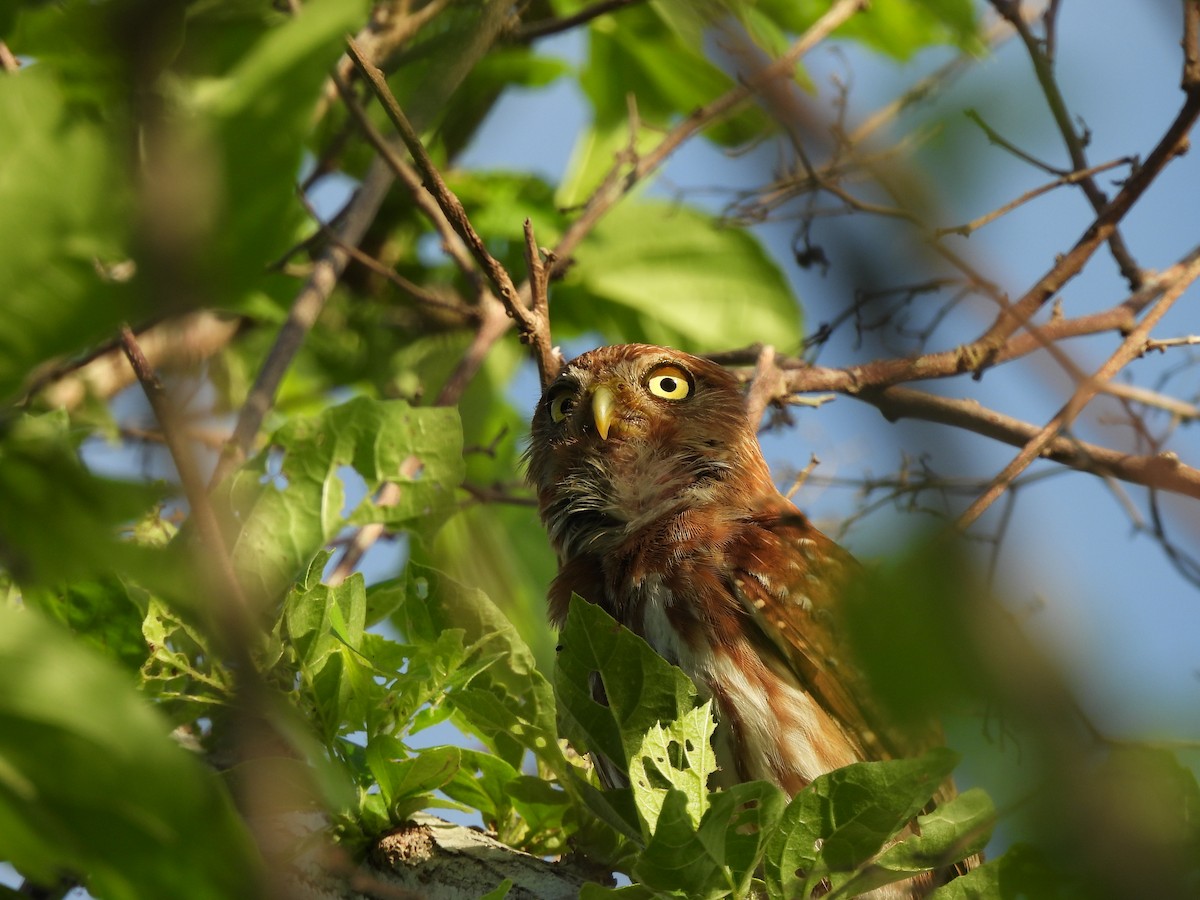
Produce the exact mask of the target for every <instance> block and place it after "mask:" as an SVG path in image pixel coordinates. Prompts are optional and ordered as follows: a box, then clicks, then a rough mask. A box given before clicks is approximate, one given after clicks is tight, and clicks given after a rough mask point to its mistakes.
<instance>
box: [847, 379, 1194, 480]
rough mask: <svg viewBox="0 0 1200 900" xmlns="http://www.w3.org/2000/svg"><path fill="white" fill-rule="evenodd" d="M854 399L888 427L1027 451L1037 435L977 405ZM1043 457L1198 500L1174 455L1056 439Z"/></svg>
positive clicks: (871, 395)
mask: <svg viewBox="0 0 1200 900" xmlns="http://www.w3.org/2000/svg"><path fill="white" fill-rule="evenodd" d="M857 399H859V400H862V401H863V402H865V403H869V404H871V405H872V406H874V407H876V408H877V409H878V410H879V411H880V412H881V413H883V415H884V416H885V417H886V418H887V419H888V420H889V421H896V420H899V419H921V420H922V421H926V422H936V423H939V424H942V425H950V426H953V427H955V428H960V429H962V430H964V431H970V432H973V433H974V434H979V435H983V436H984V437H987V438H991V439H993V440H996V441H1000V442H1001V443H1004V444H1009V445H1010V446H1014V447H1023V446H1025V445H1026V444H1028V443H1029V442H1030V441H1031V440H1032V439H1034V438H1035V437H1036V436H1037V434H1038V432H1039V428H1038V426H1037V425H1034V424H1032V423H1030V422H1022V421H1021V420H1019V419H1015V418H1013V417H1011V416H1007V415H1004V414H1003V413H1000V412H997V411H996V410H992V409H988V408H987V407H984V406H982V405H980V404H979V403H978V402H977V401H975V400H958V399H952V398H949V397H939V396H937V395H935V394H929V393H926V392H924V391H918V390H915V389H913V388H908V387H901V386H899V385H893V386H892V387H887V388H883V389H881V390H870V391H863V392H862V393H861V394H858V395H857ZM1042 456H1043V457H1044V458H1046V459H1050V460H1053V461H1055V462H1058V463H1062V464H1063V465H1066V466H1069V467H1070V468H1073V469H1077V470H1079V471H1081V472H1091V473H1093V474H1097V475H1110V476H1112V477H1113V478H1117V479H1120V480H1121V481H1126V482H1130V483H1132V484H1141V485H1145V486H1146V487H1152V488H1156V489H1158V490H1164V491H1171V492H1173V493H1177V494H1180V495H1183V496H1186V497H1195V498H1197V499H1200V469H1196V468H1193V467H1191V466H1188V465H1185V464H1184V463H1182V462H1180V460H1179V458H1178V457H1177V456H1176V455H1175V454H1173V453H1159V454H1156V455H1153V456H1133V455H1130V454H1128V453H1124V452H1121V451H1118V450H1112V449H1110V448H1108V447H1101V446H1100V445H1098V444H1091V443H1088V442H1086V441H1080V440H1077V439H1073V438H1068V437H1064V436H1062V435H1059V436H1057V437H1053V438H1051V440H1050V441H1049V443H1048V444H1046V446H1045V447H1044V448H1043V451H1042Z"/></svg>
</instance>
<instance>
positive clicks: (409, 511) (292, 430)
mask: <svg viewBox="0 0 1200 900" xmlns="http://www.w3.org/2000/svg"><path fill="white" fill-rule="evenodd" d="M344 468H345V469H347V471H343V469H344ZM348 470H352V471H353V472H354V473H357V477H358V478H361V479H362V481H363V482H364V483H365V492H366V496H364V497H362V498H361V499H359V500H358V501H357V503H355V504H354V505H353V506H351V505H350V501H349V499H348V488H347V485H346V481H345V479H346V478H347V477H352V476H350V475H349V471H348ZM461 480H462V436H461V431H460V430H459V422H458V415H457V413H456V412H455V411H454V410H452V409H432V408H426V409H413V408H412V407H410V406H408V404H406V403H404V402H402V401H382V402H381V401H376V400H370V399H367V398H365V397H360V398H357V399H354V400H350V401H348V402H346V403H343V404H341V405H340V406H334V407H330V408H328V409H326V410H325V411H324V412H322V413H320V414H318V415H316V416H313V417H309V418H295V419H292V420H290V421H289V422H288V423H287V424H285V425H284V426H283V427H282V428H280V429H279V430H278V431H277V432H276V433H275V434H274V436H273V437H272V439H271V444H270V447H269V448H268V449H267V450H265V451H263V452H262V453H260V454H259V455H258V456H257V457H256V458H255V459H253V460H251V461H250V462H249V463H247V464H246V466H244V467H243V468H242V469H241V470H240V471H238V472H237V473H235V474H234V475H233V476H231V477H230V478H229V479H228V480H227V481H226V482H225V485H224V486H223V489H222V490H223V492H224V493H223V495H222V494H218V497H221V496H223V497H224V499H225V502H226V503H227V504H228V505H229V508H230V509H229V512H230V515H232V516H235V517H236V518H237V519H238V520H240V521H241V523H242V525H241V530H240V532H239V534H238V535H237V538H236V541H235V543H234V545H233V555H234V562H235V564H236V565H237V567H238V570H239V571H240V572H241V573H242V575H243V578H244V579H245V581H246V583H248V584H250V585H252V586H253V587H254V588H256V590H257V592H258V593H259V594H261V596H263V597H267V598H269V597H274V596H276V595H277V594H278V593H279V592H280V591H282V590H283V589H284V588H285V587H286V585H287V584H289V583H290V582H291V581H292V579H293V578H295V577H296V575H297V574H298V573H299V572H300V571H301V569H302V568H303V567H304V566H305V565H306V564H307V562H308V560H309V559H311V557H312V556H313V555H314V554H315V553H316V552H317V551H318V550H319V549H320V548H321V547H323V546H324V545H325V544H326V543H328V542H329V541H330V540H332V539H333V537H334V536H335V535H336V534H337V533H338V531H339V530H340V529H341V528H342V527H344V526H345V525H348V524H354V525H365V524H367V523H370V522H381V523H384V524H386V525H388V526H390V527H393V528H401V527H405V526H408V525H412V524H413V523H414V522H416V521H417V520H420V521H422V523H423V525H424V527H427V528H432V527H433V526H435V525H436V523H437V522H438V521H439V519H440V518H441V517H443V516H444V515H446V514H447V513H448V512H449V510H450V509H451V508H452V504H453V489H454V487H455V486H457V485H458V483H459V482H460V481H461ZM385 482H391V483H393V484H396V485H397V486H398V487H399V492H398V493H399V496H398V498H397V499H396V502H394V503H381V502H378V501H379V499H380V498H379V495H378V491H379V489H380V487H381V486H382V485H383V484H384V483H385Z"/></svg>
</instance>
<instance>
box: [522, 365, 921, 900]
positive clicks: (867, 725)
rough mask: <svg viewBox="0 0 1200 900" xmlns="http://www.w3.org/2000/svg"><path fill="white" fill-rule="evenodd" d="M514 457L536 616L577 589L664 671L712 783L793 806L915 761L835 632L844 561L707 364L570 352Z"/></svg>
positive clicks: (725, 379)
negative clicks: (751, 787)
mask: <svg viewBox="0 0 1200 900" xmlns="http://www.w3.org/2000/svg"><path fill="white" fill-rule="evenodd" d="M528 463H529V478H530V481H531V482H532V484H533V485H534V487H535V488H536V490H537V494H538V506H539V511H540V513H541V517H542V521H543V522H544V524H545V526H546V529H547V531H548V532H549V535H550V540H551V542H552V544H553V545H554V548H555V550H556V551H557V553H558V557H559V573H558V576H557V577H556V578H555V579H554V582H553V584H552V585H551V588H550V593H549V601H550V618H551V620H552V621H553V622H554V624H555V625H556V626H560V625H561V624H562V623H563V622H564V620H565V618H566V614H567V606H568V603H569V601H570V597H571V594H572V593H577V594H579V595H580V596H582V597H583V598H585V599H586V600H589V601H591V602H593V603H597V604H599V605H601V606H602V607H604V608H605V609H606V610H607V611H608V612H609V613H610V614H611V615H612V616H613V617H614V618H615V619H617V621H619V622H621V623H622V624H624V625H625V626H626V627H628V628H629V629H631V630H632V631H634V632H636V633H637V634H639V635H641V636H642V637H643V638H644V639H645V640H646V641H647V643H649V644H650V646H651V647H653V648H654V649H655V650H656V651H657V652H658V653H659V654H660V655H662V656H663V657H664V658H666V659H667V660H669V661H670V662H672V663H675V664H676V665H678V666H679V667H680V668H682V669H683V670H684V671H685V672H686V673H687V674H688V675H689V676H690V677H691V678H692V679H693V681H695V682H696V685H697V686H698V688H699V689H700V690H701V691H702V692H704V693H705V694H707V695H708V696H711V697H712V698H713V700H714V703H715V707H716V712H717V718H718V728H717V737H716V739H715V743H716V753H717V759H718V763H719V765H720V772H719V773H718V778H719V779H720V781H721V783H722V784H729V783H732V782H736V781H743V780H750V779H764V780H767V781H771V782H774V783H775V784H777V785H779V786H780V787H781V788H783V789H784V790H785V791H787V792H788V793H789V794H795V793H796V792H797V791H799V790H800V789H801V788H803V787H804V786H805V785H807V784H808V783H809V782H810V781H812V780H813V779H814V778H816V777H817V776H818V775H820V774H823V773H825V772H828V771H830V770H832V769H835V768H838V767H840V766H843V765H848V764H850V763H853V762H857V761H861V760H870V759H884V758H888V757H891V756H895V755H901V754H903V753H906V752H909V751H911V750H913V749H915V748H913V747H909V746H899V745H898V744H899V743H900V741H899V739H898V738H897V737H896V736H895V734H894V733H893V732H892V731H890V730H889V729H886V728H884V727H882V725H881V722H880V719H879V717H878V716H877V715H876V714H875V713H874V712H873V710H872V708H871V706H870V704H869V702H868V701H867V699H866V698H867V694H866V691H865V689H864V686H863V684H862V682H861V679H860V678H859V676H858V675H857V673H856V670H855V668H854V666H853V665H852V663H851V662H850V661H849V660H848V659H847V658H846V653H845V649H844V647H843V643H842V641H841V640H840V638H839V631H838V610H837V604H838V603H839V597H840V595H841V593H842V591H843V589H844V588H845V586H846V583H847V581H848V580H849V579H850V578H851V577H853V574H854V570H855V569H856V567H857V564H856V563H855V561H854V560H853V559H852V558H851V557H850V555H849V554H847V553H846V552H845V551H844V550H842V549H841V548H840V547H839V546H838V545H837V544H835V543H834V542H833V541H831V540H830V539H829V538H828V537H826V536H825V535H824V534H822V533H821V532H820V531H818V530H817V529H816V528H814V527H813V526H812V524H811V523H810V522H809V521H808V519H807V518H806V517H805V516H804V515H803V514H802V513H801V512H800V511H799V510H798V509H797V508H796V507H795V506H794V505H793V504H792V503H791V502H790V501H789V500H787V499H786V498H785V497H784V496H782V495H781V494H780V493H779V491H778V490H777V489H776V487H775V485H774V483H773V482H772V480H771V477H770V472H769V470H768V468H767V464H766V462H765V460H764V459H763V456H762V451H761V449H760V447H759V444H758V439H757V437H756V435H755V431H754V428H753V426H752V424H751V423H750V422H749V420H748V418H747V416H746V407H745V401H744V398H743V396H742V392H741V389H740V387H739V385H738V383H737V381H736V379H735V378H734V377H733V376H732V375H730V374H729V373H728V372H727V371H725V370H724V369H723V368H721V367H720V366H718V365H716V364H715V363H712V362H710V361H708V360H705V359H701V358H699V357H696V356H691V355H689V354H686V353H681V352H679V351H676V350H671V349H667V348H663V347H653V346H648V345H644V344H627V345H621V346H612V347H602V348H600V349H598V350H594V351H592V352H590V353H585V354H584V355H582V356H580V357H579V358H577V359H575V360H573V361H572V362H570V363H568V364H567V365H566V366H565V367H564V368H563V370H562V372H561V373H560V375H559V376H558V378H557V379H556V380H555V381H554V383H553V384H551V385H550V386H549V387H548V388H547V390H546V391H545V394H544V395H543V397H542V399H541V402H539V404H538V407H537V411H536V412H535V414H534V417H533V427H532V442H531V446H530V450H529V455H528ZM910 890H916V888H913V887H912V886H911V885H910V886H909V888H905V889H901V890H899V891H898V892H895V893H888V892H885V893H880V894H878V896H881V897H882V896H896V897H904V896H909V891H910Z"/></svg>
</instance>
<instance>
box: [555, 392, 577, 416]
mask: <svg viewBox="0 0 1200 900" xmlns="http://www.w3.org/2000/svg"><path fill="white" fill-rule="evenodd" d="M574 408H575V394H574V392H568V393H565V394H559V395H558V396H557V397H552V398H551V400H550V418H551V419H553V420H554V421H555V422H561V421H562V420H563V419H565V418H566V417H567V416H568V415H570V414H571V410H573V409H574Z"/></svg>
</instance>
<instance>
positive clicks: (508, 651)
mask: <svg viewBox="0 0 1200 900" xmlns="http://www.w3.org/2000/svg"><path fill="white" fill-rule="evenodd" d="M408 577H409V579H410V584H411V585H412V594H411V596H413V597H417V598H420V602H419V603H417V602H409V603H407V604H405V606H403V607H402V608H401V611H400V615H399V617H398V618H399V623H398V624H399V625H400V627H401V630H402V631H403V632H404V633H405V634H406V635H407V636H409V637H410V639H412V640H417V639H423V640H430V639H432V638H433V637H435V636H437V635H438V634H440V633H441V632H442V631H443V630H445V629H447V628H461V629H462V630H463V632H464V638H465V641H466V643H467V646H468V647H469V648H470V652H471V654H472V656H473V658H476V659H477V660H478V661H479V662H480V663H483V664H486V667H484V666H481V670H480V672H479V674H478V675H476V676H474V677H473V678H472V679H471V682H470V684H469V686H465V687H463V688H462V689H460V690H458V691H456V692H455V693H454V694H453V696H452V697H451V702H452V703H453V704H454V707H455V709H456V710H457V712H458V716H457V719H458V721H459V724H460V725H461V726H463V727H464V728H466V729H468V730H469V731H470V732H472V733H474V734H477V735H479V736H480V737H481V738H482V739H484V740H485V741H486V742H487V744H488V746H489V747H490V748H491V749H492V750H494V751H495V752H497V753H498V754H499V755H500V756H501V757H502V758H504V759H506V760H507V761H508V762H509V763H510V764H512V765H514V766H518V765H519V764H520V757H521V756H522V754H523V752H524V750H525V749H528V750H532V751H533V753H534V754H535V755H536V756H537V757H538V759H540V760H542V761H543V762H544V763H545V764H546V765H548V766H550V768H551V769H552V770H553V771H555V772H556V773H558V774H560V775H561V774H563V773H565V771H566V769H567V763H566V762H565V760H564V759H563V756H562V752H561V750H560V749H559V746H558V741H557V733H556V729H555V725H554V695H553V691H552V689H551V687H550V684H549V683H548V682H547V681H546V679H545V677H544V676H543V675H542V674H541V673H540V672H539V671H538V669H537V661H536V660H535V659H534V656H533V653H532V651H530V649H529V647H528V646H527V645H526V644H525V642H524V641H523V640H521V637H520V635H519V634H517V631H516V629H515V628H513V626H512V624H511V623H510V622H509V621H508V619H507V618H505V616H504V614H503V613H502V612H501V611H500V610H499V609H498V608H497V607H496V606H495V604H493V603H492V602H491V600H489V599H488V598H487V596H486V595H485V594H483V592H482V591H477V590H472V589H470V588H466V587H464V586H463V585H460V584H458V583H457V582H455V581H454V580H453V579H451V578H449V577H447V576H446V575H444V574H443V573H440V572H437V571H435V570H433V569H429V568H426V567H423V566H419V565H416V564H410V565H409V567H408ZM491 661H498V662H499V664H498V665H491V664H490V663H491Z"/></svg>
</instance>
